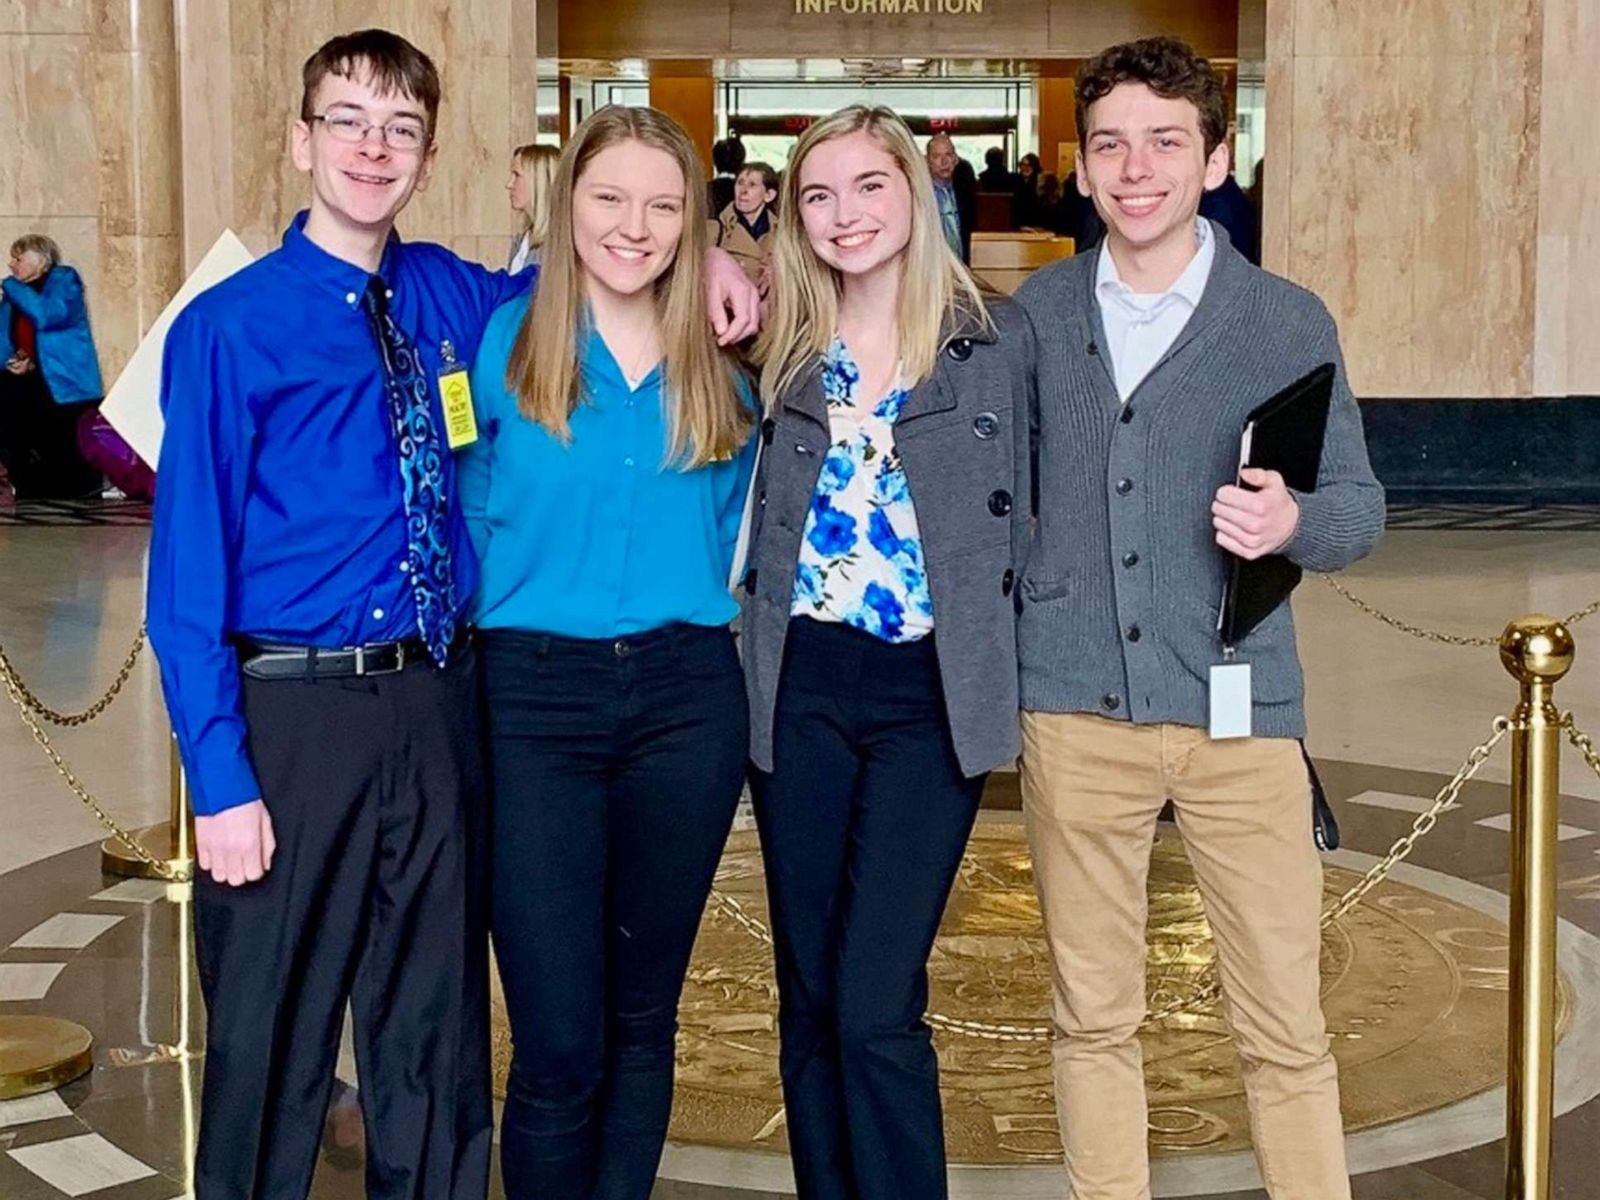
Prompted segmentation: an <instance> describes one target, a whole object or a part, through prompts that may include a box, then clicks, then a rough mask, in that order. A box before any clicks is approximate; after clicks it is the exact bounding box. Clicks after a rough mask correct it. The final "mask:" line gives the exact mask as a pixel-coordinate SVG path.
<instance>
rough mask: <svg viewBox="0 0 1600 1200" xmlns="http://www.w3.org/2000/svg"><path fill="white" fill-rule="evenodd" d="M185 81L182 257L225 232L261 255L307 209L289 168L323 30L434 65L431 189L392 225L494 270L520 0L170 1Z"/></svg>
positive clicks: (530, 54)
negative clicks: (437, 94) (381, 44)
mask: <svg viewBox="0 0 1600 1200" xmlns="http://www.w3.org/2000/svg"><path fill="white" fill-rule="evenodd" d="M175 2H176V4H177V6H178V9H179V12H180V22H179V23H180V45H181V47H182V63H183V67H184V71H183V75H182V77H181V79H180V81H179V95H180V102H181V107H182V114H183V153H182V161H183V170H184V176H185V180H186V185H187V186H186V189H185V201H186V203H185V212H184V236H185V242H186V251H187V257H188V259H189V261H191V262H192V261H194V260H195V259H196V258H197V256H198V255H199V254H203V253H204V251H205V249H206V248H207V247H209V246H210V244H211V242H212V241H213V240H214V239H215V238H216V236H217V234H218V233H220V232H221V230H222V229H223V228H225V227H231V228H233V230H234V231H235V232H236V233H238V234H239V236H240V237H242V238H243V239H244V241H245V244H246V245H248V246H249V247H250V248H251V249H252V250H254V251H256V252H257V253H260V252H262V251H265V250H267V249H270V248H271V247H272V246H274V245H276V244H277V241H278V239H279V236H280V235H281V233H282V231H283V227H284V225H285V224H286V223H287V222H288V219H289V218H290V217H291V216H292V215H293V214H294V212H295V211H296V210H297V209H299V208H301V207H303V206H304V204H305V202H306V195H307V193H306V182H305V180H304V178H303V177H302V176H301V175H300V174H299V173H298V172H297V171H295V169H294V167H293V164H292V163H291V162H290V161H289V156H288V147H289V130H290V127H291V125H292V124H293V122H294V120H295V118H296V117H297V116H298V115H299V109H300V90H301V84H300V71H301V66H302V64H303V63H304V61H305V59H306V57H307V56H308V55H309V54H310V53H311V52H312V51H313V50H315V49H316V47H317V46H318V45H320V44H321V43H322V42H323V41H324V40H325V39H327V38H329V37H331V36H333V35H334V34H337V33H340V32H343V31H346V30H351V29H359V28H362V27H365V26H371V25H374V24H381V25H383V26H385V27H386V28H389V29H392V30H394V31H395V32H396V33H399V34H401V35H402V36H404V37H406V38H408V39H410V40H411V41H412V42H413V43H415V44H416V45H417V46H418V47H420V48H421V49H422V50H423V51H425V52H426V53H427V54H428V55H430V56H431V57H432V58H433V60H434V62H435V63H437V64H438V67H439V73H440V76H441V78H442V81H443V88H444V103H443V105H442V106H441V109H440V114H439V135H438V140H439V160H438V165H437V169H436V170H435V172H434V178H433V185H432V187H430V188H429V189H428V191H427V192H425V193H422V194H420V195H418V196H417V197H416V198H415V199H413V201H412V203H411V206H410V207H409V208H408V209H407V210H406V213H405V215H404V216H403V217H402V218H401V222H400V228H401V232H402V233H404V234H405V236H407V237H410V238H417V239H422V238H426V239H429V240H433V241H439V242H443V243H444V244H446V245H448V246H450V247H452V248H453V249H454V250H456V251H457V252H458V253H460V254H462V255H465V256H467V257H469V258H476V259H480V260H482V261H485V262H491V263H495V264H496V265H500V264H503V262H504V260H505V258H506V255H507V251H508V245H509V238H510V234H511V231H512V229H513V227H514V218H513V216H512V214H511V212H510V210H509V208H508V207H507V204H506V194H505V190H504V184H505V181H506V176H507V173H508V163H509V156H510V150H511V148H512V147H513V146H515V145H517V144H518V142H521V141H531V140H532V139H533V132H534V122H535V107H534V105H535V89H536V67H535V64H534V38H535V28H534V22H535V7H534V3H533V2H532V0H388V2H387V3H380V4H374V3H371V2H370V0H334V2H332V3H329V2H328V0H175Z"/></svg>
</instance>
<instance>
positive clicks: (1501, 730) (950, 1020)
mask: <svg viewBox="0 0 1600 1200" xmlns="http://www.w3.org/2000/svg"><path fill="white" fill-rule="evenodd" d="M1511 730H1512V722H1511V719H1510V718H1509V717H1496V718H1495V719H1494V722H1493V724H1492V725H1491V726H1490V732H1489V737H1488V738H1487V739H1486V740H1485V741H1483V742H1481V743H1479V744H1478V745H1476V746H1474V747H1473V748H1472V750H1471V752H1470V753H1468V755H1467V757H1466V760H1465V761H1464V762H1463V763H1462V764H1461V766H1460V767H1459V768H1458V769H1457V770H1456V773H1455V774H1454V775H1453V776H1451V778H1450V781H1449V782H1448V783H1446V784H1445V785H1444V786H1443V787H1442V788H1440V789H1439V790H1438V792H1437V793H1436V794H1435V795H1434V798H1433V803H1432V804H1430V805H1429V806H1428V808H1427V810H1426V811H1425V812H1423V813H1421V814H1420V815H1419V816H1418V817H1417V819H1416V820H1415V821H1413V822H1412V823H1411V829H1410V831H1409V832H1407V833H1406V834H1405V836H1404V837H1401V838H1398V839H1396V841H1395V843H1394V844H1393V845H1392V846H1390V847H1389V851H1388V853H1387V854H1385V855H1384V856H1383V858H1381V859H1380V860H1379V861H1378V862H1376V863H1374V864H1373V865H1372V868H1371V869H1370V870H1369V871H1368V872H1367V873H1366V874H1365V875H1363V876H1362V877H1361V878H1360V879H1359V880H1357V881H1356V882H1355V883H1354V884H1352V885H1351V886H1350V888H1349V889H1348V890H1347V891H1346V892H1345V893H1344V894H1343V895H1342V896H1340V897H1339V899H1338V900H1336V901H1334V903H1333V904H1332V905H1331V906H1329V908H1328V909H1327V910H1326V911H1325V912H1324V913H1323V914H1322V924H1321V928H1323V929H1326V928H1327V927H1328V926H1329V925H1332V924H1333V923H1334V922H1335V921H1338V920H1341V919H1342V918H1343V917H1345V916H1346V915H1347V914H1348V913H1349V912H1350V910H1351V909H1353V908H1355V907H1356V905H1358V904H1360V903H1361V901H1362V900H1364V899H1366V897H1367V894H1368V893H1369V892H1371V891H1372V889H1373V888H1375V887H1377V886H1378V885H1379V884H1380V883H1382V882H1383V881H1384V880H1385V879H1387V878H1388V877H1389V875H1390V874H1391V873H1393V871H1394V869H1395V867H1397V866H1398V865H1399V864H1401V863H1403V862H1404V861H1405V860H1406V859H1407V858H1409V857H1410V855H1411V852H1412V850H1414V849H1415V848H1416V845H1417V843H1418V842H1420V841H1421V840H1422V839H1423V838H1425V837H1427V836H1428V834H1429V833H1431V832H1432V831H1433V828H1434V826H1435V825H1437V824H1438V823H1439V817H1440V816H1441V815H1442V814H1443V813H1445V812H1448V811H1449V810H1450V809H1451V808H1453V807H1455V802H1456V798H1457V797H1458V796H1460V794H1461V789H1462V788H1463V787H1465V786H1466V784H1467V782H1468V781H1469V780H1470V779H1472V777H1473V776H1474V775H1476V774H1477V773H1478V769H1479V768H1480V767H1482V766H1483V764H1484V763H1486V762H1488V761H1489V756H1490V755H1491V754H1493V753H1494V748H1495V747H1496V746H1498V745H1499V744H1500V742H1501V740H1502V739H1503V738H1504V737H1505V736H1506V734H1507V733H1509V732H1511ZM1597 769H1600V767H1597ZM711 902H712V903H713V904H714V905H716V907H717V909H718V910H719V911H720V912H722V913H723V914H724V915H725V916H727V917H728V918H729V919H730V920H732V921H733V922H734V923H735V924H736V925H738V926H739V927H740V928H741V929H743V930H744V931H745V932H746V933H748V934H750V936H751V937H753V938H755V939H756V940H757V941H760V942H763V943H765V944H766V945H769V946H770V945H771V944H772V931H771V930H770V929H768V928H767V926H766V924H765V923H764V922H762V921H761V920H760V919H759V918H757V917H754V916H751V915H750V913H749V912H748V911H747V910H746V909H745V907H744V905H742V904H740V903H739V902H738V901H737V900H735V899H734V898H733V897H732V896H729V895H726V894H725V893H723V892H721V891H719V890H717V889H715V888H713V889H712V892H711ZM1221 994H1222V989H1221V986H1220V984H1219V983H1218V981H1217V979H1216V977H1215V975H1214V974H1213V976H1212V977H1211V978H1210V979H1209V980H1207V981H1206V982H1205V983H1204V984H1202V985H1201V986H1200V987H1198V988H1196V989H1195V990H1194V991H1193V992H1192V993H1190V994H1188V995H1185V996H1181V997H1178V998H1176V999H1173V1000H1171V1001H1169V1002H1167V1003H1166V1004H1162V1005H1160V1006H1159V1007H1156V1008H1152V1009H1151V1010H1150V1011H1149V1012H1147V1013H1146V1014H1145V1018H1144V1024H1145V1025H1147V1026H1148V1025H1154V1024H1156V1023H1157V1022H1160V1021H1165V1020H1168V1019H1169V1018H1172V1017H1176V1016H1181V1015H1184V1014H1186V1013H1195V1012H1203V1011H1205V1010H1206V1009H1208V1008H1210V1007H1211V1006H1212V1005H1213V1004H1215V1003H1216V1002H1217V1000H1218V998H1219V997H1220V996H1221ZM927 1021H928V1024H929V1025H931V1026H933V1027H934V1028H935V1029H942V1030H944V1031H945V1032H947V1033H952V1034H957V1035H959V1036H962V1037H975V1038H985V1039H988V1040H990V1041H999V1042H1047V1041H1049V1040H1050V1039H1051V1038H1052V1037H1053V1036H1054V1033H1053V1032H1052V1030H1051V1027H1050V1025H1049V1024H1048V1023H1047V1022H1039V1023H1035V1024H1028V1025H1005V1024H999V1023H996V1022H990V1021H971V1020H966V1019H964V1018H960V1017H951V1016H946V1015H945V1014H943V1013H937V1012H930V1013H928V1014H927Z"/></svg>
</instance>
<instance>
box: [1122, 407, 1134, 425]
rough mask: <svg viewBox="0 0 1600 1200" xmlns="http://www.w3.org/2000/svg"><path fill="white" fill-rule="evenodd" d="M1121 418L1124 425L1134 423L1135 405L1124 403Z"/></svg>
mask: <svg viewBox="0 0 1600 1200" xmlns="http://www.w3.org/2000/svg"><path fill="white" fill-rule="evenodd" d="M1121 419H1122V423H1123V424H1124V425H1128V424H1130V423H1132V421H1133V405H1131V404H1124V405H1123V406H1122V418H1121Z"/></svg>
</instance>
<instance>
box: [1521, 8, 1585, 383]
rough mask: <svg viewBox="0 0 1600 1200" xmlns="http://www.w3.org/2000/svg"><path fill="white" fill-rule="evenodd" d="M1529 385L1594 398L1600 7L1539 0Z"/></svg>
mask: <svg viewBox="0 0 1600 1200" xmlns="http://www.w3.org/2000/svg"><path fill="white" fill-rule="evenodd" d="M1544 12H1545V21H1544V69H1543V72H1542V74H1543V79H1542V87H1541V92H1540V97H1541V105H1542V109H1543V114H1542V116H1543V119H1542V122H1541V128H1540V137H1539V241H1538V248H1537V255H1538V289H1537V296H1536V307H1535V312H1534V333H1535V337H1534V362H1533V383H1534V390H1535V392H1536V393H1537V394H1539V395H1541V396H1559V395H1589V396H1596V395H1600V337H1596V336H1595V324H1596V321H1597V320H1600V167H1596V165H1595V157H1594V147H1595V139H1594V113H1595V112H1596V111H1597V110H1600V70H1596V66H1597V64H1600V5H1596V4H1595V3H1594V0H1544Z"/></svg>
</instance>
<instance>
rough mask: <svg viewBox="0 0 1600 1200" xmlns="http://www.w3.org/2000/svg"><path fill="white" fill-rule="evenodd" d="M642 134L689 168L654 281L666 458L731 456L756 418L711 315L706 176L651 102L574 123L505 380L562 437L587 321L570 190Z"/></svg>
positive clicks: (577, 392) (685, 464)
mask: <svg viewBox="0 0 1600 1200" xmlns="http://www.w3.org/2000/svg"><path fill="white" fill-rule="evenodd" d="M629 141H633V142H639V143H641V144H642V145H645V146H653V147H655V148H656V149H658V150H664V151H666V152H667V153H668V154H670V155H672V157H673V159H674V160H676V162H677V164H678V167H679V169H680V170H681V171H682V172H683V183H684V189H683V191H684V196H683V201H684V204H683V234H682V236H681V237H680V238H679V239H678V251H677V255H676V257H674V259H673V261H672V264H671V265H670V266H669V267H667V269H666V270H665V271H664V272H662V274H661V276H660V277H659V278H658V279H657V280H656V281H655V284H654V288H655V311H656V330H657V333H658V335H659V337H660V340H661V348H662V351H663V366H664V372H663V373H664V379H663V384H662V391H663V395H664V397H665V405H666V412H667V419H668V424H669V437H668V460H669V461H670V462H672V463H673V464H674V465H676V466H678V467H680V468H681V469H683V470H689V469H691V468H694V467H699V466H704V465H705V464H706V463H709V462H715V461H717V460H719V459H725V458H729V457H731V456H732V455H733V454H735V453H737V452H738V450H739V448H740V447H741V446H743V445H744V443H745V441H746V440H747V439H748V438H749V436H750V429H751V426H752V424H753V418H752V416H751V413H750V412H749V410H748V408H747V407H746V406H745V405H744V404H743V403H742V402H741V401H740V398H739V395H738V391H737V389H736V387H735V384H734V371H735V368H734V366H733V359H732V358H731V357H730V356H728V355H726V354H724V353H723V352H722V351H721V350H719V349H718V347H717V344H716V340H715V338H714V337H713V336H712V333H711V326H710V323H709V322H708V321H707V320H706V299H705V296H706V289H705V278H704V269H703V266H702V264H703V263H704V262H705V257H706V246H707V234H706V191H705V187H704V185H703V184H702V182H701V181H702V180H703V179H704V178H705V175H704V173H703V172H702V170H701V168H700V160H699V158H698V156H697V155H696V154H695V150H694V145H693V143H691V142H690V141H689V135H688V134H686V133H685V132H684V131H683V127H682V126H681V125H679V124H678V123H677V122H676V121H674V120H673V119H672V118H671V117H669V116H667V115H666V114H665V113H662V112H658V111H656V110H655V109H653V108H636V107H628V106H624V105H617V104H612V105H607V106H606V107H604V108H601V109H597V110H596V111H595V112H594V113H593V114H592V115H591V116H590V117H589V118H588V119H587V120H586V121H584V122H583V124H582V125H580V126H578V129H577V131H576V132H575V133H574V134H573V136H572V140H571V141H570V142H569V143H568V144H567V148H566V149H565V150H564V151H563V152H562V154H561V161H560V163H559V165H558V166H557V168H556V175H555V184H554V187H553V188H552V190H551V199H550V232H549V236H548V237H547V238H546V239H545V244H544V252H543V255H542V256H541V258H540V262H539V283H538V288H537V290H536V292H535V293H534V298H533V302H532V303H531V304H529V306H528V312H527V315H526V316H525V317H523V319H522V327H521V328H520V329H519V330H518V331H517V337H516V341H515V342H514V343H513V344H512V347H511V358H510V361H509V362H508V363H507V364H506V387H507V389H508V390H509V391H511V392H513V393H515V395H516V397H517V407H518V408H519V409H520V410H521V412H522V415H523V416H524V417H526V418H527V419H528V420H530V421H535V422H537V423H538V424H540V425H542V426H544V427H545V428H546V429H547V430H549V431H550V432H551V433H552V434H554V435H555V436H556V437H558V438H560V439H561V440H562V441H563V442H567V441H570V440H571V438H572V422H571V418H572V413H573V410H574V409H576V408H577V406H578V405H579V404H580V403H581V402H582V394H581V379H580V375H579V371H578V337H579V331H580V329H581V328H582V327H583V326H584V324H585V322H586V321H587V319H588V318H587V316H586V314H585V311H584V307H585V300H584V287H583V273H582V270H581V269H580V266H579V263H578V252H577V248H576V246H575V244H574V241H573V232H572V200H573V193H574V191H575V188H576V185H577V181H578V179H579V178H580V177H581V176H582V175H583V172H584V170H585V169H586V168H587V167H588V165H589V161H590V160H591V159H592V158H593V157H594V156H595V155H596V154H598V153H600V151H602V150H604V149H605V148H606V147H608V146H615V145H618V144H619V143H622V142H629Z"/></svg>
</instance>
